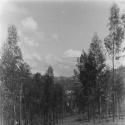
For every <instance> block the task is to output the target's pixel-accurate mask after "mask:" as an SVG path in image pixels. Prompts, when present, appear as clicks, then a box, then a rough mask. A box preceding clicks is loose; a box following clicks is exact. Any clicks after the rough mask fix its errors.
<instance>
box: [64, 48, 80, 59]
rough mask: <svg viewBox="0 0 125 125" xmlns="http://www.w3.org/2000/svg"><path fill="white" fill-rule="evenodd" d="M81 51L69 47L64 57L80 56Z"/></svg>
mask: <svg viewBox="0 0 125 125" xmlns="http://www.w3.org/2000/svg"><path fill="white" fill-rule="evenodd" d="M80 55H81V51H79V50H73V49H69V50H67V51H66V52H65V53H64V57H80Z"/></svg>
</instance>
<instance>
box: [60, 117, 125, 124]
mask: <svg viewBox="0 0 125 125" xmlns="http://www.w3.org/2000/svg"><path fill="white" fill-rule="evenodd" d="M77 118H78V116H76V115H74V116H69V117H67V118H65V119H64V120H63V123H62V122H60V123H59V124H58V125H125V119H124V120H116V121H115V122H112V121H110V122H103V123H102V122H101V123H99V122H98V123H90V122H89V123H88V122H80V121H77Z"/></svg>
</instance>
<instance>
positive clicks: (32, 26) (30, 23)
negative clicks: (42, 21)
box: [21, 17, 38, 30]
mask: <svg viewBox="0 0 125 125" xmlns="http://www.w3.org/2000/svg"><path fill="white" fill-rule="evenodd" d="M21 24H22V26H23V27H25V28H27V29H29V30H37V28H38V24H37V22H36V21H35V19H34V18H33V17H27V18H25V19H24V20H22V22H21Z"/></svg>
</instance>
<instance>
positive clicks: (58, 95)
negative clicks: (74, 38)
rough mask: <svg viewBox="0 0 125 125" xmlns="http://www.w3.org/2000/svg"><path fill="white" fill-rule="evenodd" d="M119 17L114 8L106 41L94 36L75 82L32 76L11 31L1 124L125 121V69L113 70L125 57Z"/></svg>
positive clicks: (2, 74)
mask: <svg viewBox="0 0 125 125" xmlns="http://www.w3.org/2000/svg"><path fill="white" fill-rule="evenodd" d="M119 11H120V10H119V8H118V7H117V5H116V4H114V5H113V6H112V8H111V10H110V17H109V23H108V27H109V33H108V35H107V36H106V37H105V39H104V40H100V38H99V36H98V35H97V34H95V35H94V36H93V38H92V41H91V44H90V47H89V49H88V52H85V51H83V52H82V54H81V56H80V57H79V58H78V60H77V65H76V68H75V67H74V68H75V70H74V76H72V77H55V76H54V73H53V68H52V67H51V66H49V67H48V69H47V71H46V72H45V74H40V73H35V74H32V73H31V70H30V66H29V65H28V64H27V63H26V62H25V61H24V60H23V55H22V53H21V50H20V47H19V46H18V35H17V30H16V27H15V26H14V25H12V26H10V27H9V28H8V37H7V40H6V42H5V44H4V45H3V48H2V53H1V59H0V116H1V117H0V122H1V123H0V124H1V125H17V124H19V125H34V124H36V125H55V124H57V123H58V122H59V121H61V120H63V118H64V117H65V116H67V115H70V114H73V113H79V114H81V119H79V120H83V119H87V120H88V121H90V120H94V121H95V120H99V121H102V120H103V119H106V120H108V119H110V118H112V119H113V120H115V119H116V118H121V117H123V116H124V115H125V109H124V95H125V85H124V76H125V67H123V66H120V67H116V66H115V64H116V63H115V62H117V61H118V60H119V59H120V53H121V52H122V53H123V52H124V48H123V49H122V48H121V44H122V42H123V40H124V27H125V16H124V15H120V12H119ZM105 55H108V59H111V61H112V65H111V67H109V66H108V65H107V63H106V60H107V57H106V56H105Z"/></svg>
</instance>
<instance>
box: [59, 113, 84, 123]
mask: <svg viewBox="0 0 125 125" xmlns="http://www.w3.org/2000/svg"><path fill="white" fill-rule="evenodd" d="M77 118H78V117H77V116H76V115H74V116H69V117H67V118H64V120H63V123H62V122H60V123H59V124H58V125H83V122H79V121H76V119H77Z"/></svg>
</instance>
